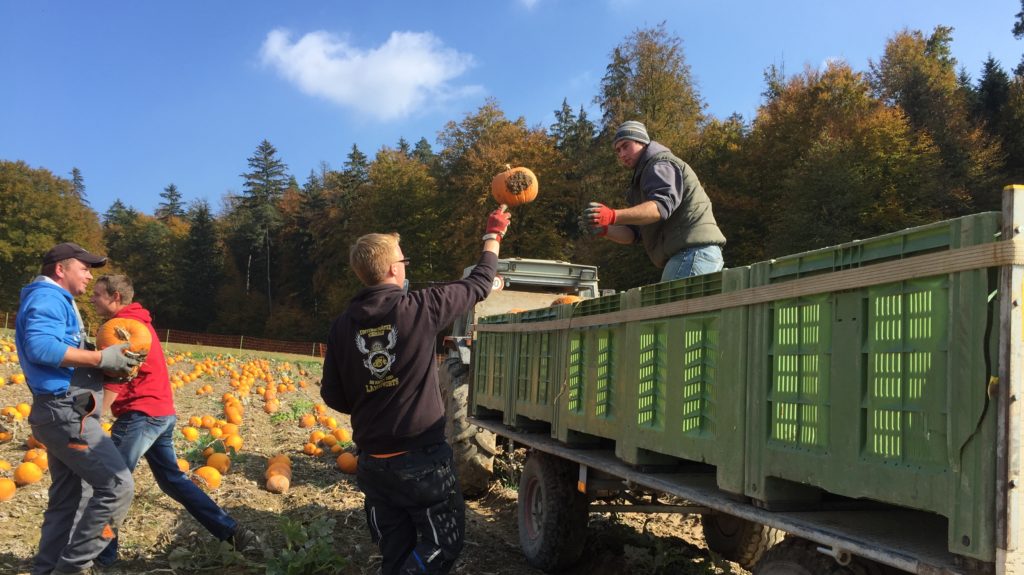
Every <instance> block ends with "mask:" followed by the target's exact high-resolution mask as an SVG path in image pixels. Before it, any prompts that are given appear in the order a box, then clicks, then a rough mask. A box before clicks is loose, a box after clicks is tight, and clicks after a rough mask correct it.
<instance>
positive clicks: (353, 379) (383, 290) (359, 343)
mask: <svg viewBox="0 0 1024 575" xmlns="http://www.w3.org/2000/svg"><path fill="white" fill-rule="evenodd" d="M496 264H497V256H496V255H494V254H493V253H491V252H484V253H483V255H482V256H481V257H480V261H479V262H477V265H476V267H475V268H474V269H473V271H472V272H471V273H470V275H469V276H468V277H466V278H465V279H463V280H459V281H455V282H451V283H447V284H444V285H441V286H434V287H429V288H426V289H422V290H416V291H413V292H409V293H405V291H404V290H402V288H400V287H398V286H396V285H391V284H382V285H376V286H371V287H368V288H364V289H363V290H361V291H360V292H359V293H357V294H356V295H355V297H354V298H352V301H351V302H349V306H348V309H346V310H345V312H344V313H342V314H341V315H340V316H338V318H337V319H335V320H334V323H333V324H332V325H331V333H330V335H329V336H328V338H327V355H326V357H325V359H324V376H323V380H322V387H321V389H320V395H321V397H323V399H324V402H325V403H326V404H327V405H328V406H330V407H331V408H333V409H336V410H338V411H340V412H342V413H348V414H351V416H352V439H353V440H354V441H355V443H356V445H358V446H359V449H360V450H361V451H365V452H367V453H374V454H384V453H394V452H398V451H407V450H411V449H415V448H417V447H422V446H425V445H431V444H434V443H440V442H442V441H444V403H443V402H442V400H441V392H440V390H439V389H438V385H437V359H436V356H435V342H436V337H437V334H438V332H440V331H441V330H442V329H444V328H445V327H447V326H448V325H450V324H451V323H452V322H453V321H454V320H455V318H456V317H458V316H459V315H461V314H464V313H466V312H468V311H469V309H470V308H471V307H473V306H474V305H476V303H477V302H478V301H480V300H482V299H484V298H485V297H487V294H489V293H490V291H491V282H492V280H493V279H494V274H495V266H496Z"/></svg>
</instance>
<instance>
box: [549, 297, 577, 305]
mask: <svg viewBox="0 0 1024 575" xmlns="http://www.w3.org/2000/svg"><path fill="white" fill-rule="evenodd" d="M581 299H582V298H580V296H578V295H563V296H561V297H556V298H555V301H553V302H551V305H553V306H555V305H561V304H564V303H576V302H578V301H580V300H581Z"/></svg>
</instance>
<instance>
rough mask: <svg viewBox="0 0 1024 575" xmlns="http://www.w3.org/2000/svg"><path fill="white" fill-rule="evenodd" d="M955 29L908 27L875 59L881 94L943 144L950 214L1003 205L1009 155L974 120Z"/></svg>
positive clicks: (874, 77) (873, 64) (873, 71)
mask: <svg viewBox="0 0 1024 575" xmlns="http://www.w3.org/2000/svg"><path fill="white" fill-rule="evenodd" d="M952 33H953V29H952V28H949V27H946V26H938V27H936V28H935V30H934V31H933V32H932V34H931V35H930V36H927V37H926V36H925V35H924V34H922V33H921V32H919V31H907V30H904V31H903V32H900V33H898V34H897V35H896V36H895V37H893V38H891V39H890V40H889V41H888V42H887V43H886V46H885V52H884V55H883V56H882V58H881V59H880V60H879V61H878V62H871V63H870V68H871V74H870V79H871V83H872V86H873V88H874V93H875V94H876V95H877V97H879V98H880V99H881V100H882V101H883V102H885V103H887V104H890V105H894V106H899V107H900V108H901V109H902V110H903V112H904V114H906V117H907V118H908V120H909V121H910V125H911V126H912V127H913V128H914V129H915V130H917V131H920V132H923V133H926V134H927V135H928V136H929V137H930V138H932V139H933V140H934V141H935V144H936V145H937V146H938V148H939V152H940V154H941V158H942V170H943V172H944V173H943V179H944V181H945V182H946V183H945V190H944V191H943V194H944V196H945V198H944V201H943V203H944V206H943V211H944V213H945V214H946V215H947V216H957V215H962V214H966V213H970V212H974V211H978V210H985V209H996V208H998V206H999V205H1000V202H1001V195H1000V190H999V188H1000V186H999V179H1000V168H1001V166H1002V161H1003V154H1002V151H1001V149H1000V147H999V145H998V143H997V142H996V141H995V140H994V139H993V138H991V137H990V136H989V135H988V134H986V133H985V131H984V130H983V129H982V128H981V127H980V126H979V125H976V124H974V123H972V122H971V118H970V110H969V107H968V102H967V101H966V99H965V97H964V93H963V92H962V91H961V90H960V89H959V84H958V80H957V75H956V70H955V68H956V59H955V58H953V55H952V48H951V44H952V41H953V36H952Z"/></svg>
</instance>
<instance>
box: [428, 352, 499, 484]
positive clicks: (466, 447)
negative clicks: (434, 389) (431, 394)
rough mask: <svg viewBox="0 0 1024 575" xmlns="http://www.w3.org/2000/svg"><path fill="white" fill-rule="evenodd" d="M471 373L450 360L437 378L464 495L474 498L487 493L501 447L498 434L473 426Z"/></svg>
mask: <svg viewBox="0 0 1024 575" xmlns="http://www.w3.org/2000/svg"><path fill="white" fill-rule="evenodd" d="M468 374H469V367H468V366H466V365H464V364H463V363H462V361H461V360H460V359H459V358H456V357H449V358H447V359H445V360H444V362H443V363H442V364H441V366H440V367H439V368H438V373H437V378H438V383H439V384H440V386H441V397H442V398H443V399H444V410H445V427H444V434H445V437H446V438H447V439H448V443H449V444H451V446H452V451H453V453H454V458H455V471H456V475H457V476H458V478H459V483H460V484H461V485H462V495H463V497H466V498H469V499H472V498H475V497H480V496H481V495H483V494H485V493H487V486H488V483H489V482H490V480H491V475H492V474H493V473H494V454H495V453H496V452H497V446H496V444H495V436H494V433H492V432H490V431H487V430H485V429H482V428H480V427H478V426H476V425H472V424H471V423H469V419H468V418H469V383H468V377H467V375H468Z"/></svg>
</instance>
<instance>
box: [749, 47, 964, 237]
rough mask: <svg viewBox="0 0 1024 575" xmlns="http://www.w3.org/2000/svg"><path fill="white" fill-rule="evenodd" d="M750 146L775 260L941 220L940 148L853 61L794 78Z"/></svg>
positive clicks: (759, 122)
mask: <svg viewBox="0 0 1024 575" xmlns="http://www.w3.org/2000/svg"><path fill="white" fill-rule="evenodd" d="M749 145H750V146H751V148H752V149H751V151H750V154H749V155H748V156H747V162H748V164H747V165H748V166H749V169H751V170H752V171H753V173H754V174H755V176H754V177H751V178H750V179H749V181H750V182H751V185H753V186H755V189H756V190H757V193H758V194H759V195H760V196H761V197H762V198H763V204H762V206H761V207H760V210H761V212H762V213H763V214H764V216H763V217H765V218H766V219H767V221H768V229H767V230H765V232H763V233H764V237H763V239H762V241H763V243H764V244H765V245H766V250H767V253H766V254H765V255H766V256H768V257H776V256H780V255H785V254H789V253H795V252H799V251H804V250H808V249H814V248H819V247H823V246H826V245H832V244H836V243H841V242H845V241H850V240H853V239H856V238H864V237H870V236H873V235H877V234H880V233H884V232H891V231H895V230H898V229H902V228H905V227H908V226H912V225H918V224H922V223H926V222H927V221H931V220H934V219H937V218H938V217H940V216H941V208H942V207H943V200H944V198H942V197H941V195H940V194H939V186H940V184H941V177H940V174H939V172H938V167H939V166H940V154H939V152H938V150H937V149H936V147H935V146H934V145H933V143H932V141H931V139H930V138H929V137H928V134H927V133H926V132H917V131H915V130H913V128H912V126H911V124H910V122H909V120H908V119H907V117H906V116H905V115H904V113H903V111H902V109H900V108H896V107H890V106H887V105H885V103H884V102H882V101H879V100H878V99H876V98H874V97H873V96H872V93H871V86H870V84H869V82H868V80H867V79H866V78H865V77H864V75H863V74H861V73H858V72H854V71H853V70H852V69H851V68H850V67H849V65H847V64H846V63H842V62H832V63H830V64H829V65H828V67H827V68H826V69H825V70H824V71H817V70H813V69H808V70H805V71H804V73H803V74H801V75H799V76H795V77H793V78H790V79H788V80H787V81H786V83H785V84H784V85H782V86H780V87H779V88H778V92H777V95H776V96H775V97H774V98H773V99H772V100H771V101H769V102H768V103H767V104H766V105H765V106H763V107H762V108H761V110H760V113H759V114H758V117H757V118H756V119H755V121H754V125H753V129H752V133H751V135H750V138H749Z"/></svg>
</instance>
